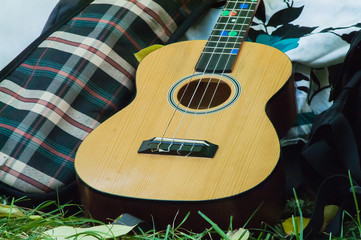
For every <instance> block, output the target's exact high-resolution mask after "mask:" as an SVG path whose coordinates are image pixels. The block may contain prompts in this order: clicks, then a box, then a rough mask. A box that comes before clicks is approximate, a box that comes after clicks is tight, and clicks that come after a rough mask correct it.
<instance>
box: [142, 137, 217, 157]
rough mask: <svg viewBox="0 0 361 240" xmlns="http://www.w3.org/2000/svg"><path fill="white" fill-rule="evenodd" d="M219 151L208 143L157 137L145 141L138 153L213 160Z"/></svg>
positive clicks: (214, 145)
mask: <svg viewBox="0 0 361 240" xmlns="http://www.w3.org/2000/svg"><path fill="white" fill-rule="evenodd" d="M217 149H218V145H216V144H213V143H210V142H208V141H202V140H189V139H173V138H158V137H155V138H152V139H149V140H145V141H143V142H142V144H141V145H140V148H139V150H138V153H147V154H161V155H174V156H187V157H188V156H190V157H205V158H213V157H214V155H215V154H216V151H217Z"/></svg>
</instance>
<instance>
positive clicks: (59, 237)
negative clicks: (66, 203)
mask: <svg viewBox="0 0 361 240" xmlns="http://www.w3.org/2000/svg"><path fill="white" fill-rule="evenodd" d="M134 227H135V226H125V225H117V224H108V225H100V226H95V227H89V228H75V227H67V226H61V227H57V228H54V229H51V230H48V231H46V232H44V235H45V236H46V237H50V238H51V239H54V240H66V239H74V238H75V236H77V238H76V239H79V240H96V239H108V238H115V237H119V236H123V235H125V234H127V233H129V232H130V231H131V230H132V229H133V228H134Z"/></svg>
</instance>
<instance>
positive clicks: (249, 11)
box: [188, 0, 253, 155]
mask: <svg viewBox="0 0 361 240" xmlns="http://www.w3.org/2000/svg"><path fill="white" fill-rule="evenodd" d="M246 3H247V0H244V2H243V3H242V4H246ZM237 6H240V5H238V3H235V4H234V6H233V9H232V10H230V12H229V15H228V19H227V22H226V23H225V26H224V29H223V31H225V29H226V25H229V22H230V21H232V19H233V16H232V15H231V14H233V13H237ZM252 7H253V6H252V3H250V8H248V9H247V14H246V15H245V18H243V23H241V24H242V27H241V29H240V30H239V31H240V32H239V34H238V35H237V38H236V41H234V43H233V46H232V48H231V49H235V47H236V46H237V44H238V41H239V38H242V37H246V32H247V31H245V34H241V31H242V30H243V28H244V26H246V25H247V26H246V28H248V27H249V25H250V24H251V20H250V21H249V23H248V24H247V18H252V16H249V13H253V11H252ZM227 8H228V7H227ZM224 9H226V7H225V8H224ZM227 10H228V9H227ZM223 11H225V10H223ZM241 12H242V10H239V16H236V17H241ZM222 14H223V12H222ZM236 26H237V19H236V23H235V24H233V26H232V29H230V30H229V32H232V31H234V30H235V28H236ZM227 30H228V29H227ZM231 37H232V36H230V37H229V38H227V40H226V42H225V44H224V48H223V49H222V51H221V53H220V54H223V53H226V49H227V46H228V44H229V42H230V39H231ZM220 39H221V38H220ZM243 40H244V39H243ZM242 42H243V41H242V40H241V42H240V44H242ZM231 44H232V41H231ZM239 48H240V46H239ZM239 48H238V49H239ZM215 49H216V48H215ZM214 52H215V51H214ZM237 55H238V52H237ZM221 56H222V55H221ZM231 56H232V55H231V54H229V56H228V59H227V61H226V64H225V65H224V69H223V70H222V73H220V74H219V75H220V76H222V77H224V75H225V74H226V73H225V70H226V66H227V65H228V62H229V60H230V59H231ZM220 59H221V57H219V59H218V61H217V63H216V67H215V68H214V70H213V74H215V72H216V69H217V66H218V65H219V63H220ZM212 80H213V77H212V78H211V79H209V81H208V83H207V86H206V89H205V90H204V92H203V96H202V99H201V100H200V102H199V104H198V107H197V110H199V107H200V105H201V101H203V97H204V96H205V94H206V92H207V90H208V87H209V84H210V82H211V81H212ZM220 83H221V79H220V78H218V82H217V85H216V88H215V90H214V91H213V94H212V97H211V100H210V102H209V104H208V107H207V109H210V106H211V104H212V102H213V100H214V97H215V95H216V92H217V90H218V88H219V85H220ZM196 113H197V112H196ZM194 146H195V143H193V145H192V147H191V149H190V153H189V154H188V155H190V154H191V151H193V148H194Z"/></svg>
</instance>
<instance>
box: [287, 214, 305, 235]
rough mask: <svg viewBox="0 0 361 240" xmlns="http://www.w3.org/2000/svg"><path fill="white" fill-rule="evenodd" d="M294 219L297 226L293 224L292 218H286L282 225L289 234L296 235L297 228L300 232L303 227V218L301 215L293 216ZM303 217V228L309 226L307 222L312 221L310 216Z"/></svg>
mask: <svg viewBox="0 0 361 240" xmlns="http://www.w3.org/2000/svg"><path fill="white" fill-rule="evenodd" d="M293 219H294V220H295V221H296V223H297V226H294V225H293V221H292V218H288V219H286V220H285V221H284V222H283V223H282V227H283V229H284V230H285V233H286V234H288V235H294V234H295V228H296V231H297V233H299V232H300V230H301V229H300V228H301V218H300V217H293ZM302 219H303V229H304V228H305V227H306V226H307V224H308V223H309V222H310V219H309V218H302Z"/></svg>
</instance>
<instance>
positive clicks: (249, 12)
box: [195, 0, 260, 73]
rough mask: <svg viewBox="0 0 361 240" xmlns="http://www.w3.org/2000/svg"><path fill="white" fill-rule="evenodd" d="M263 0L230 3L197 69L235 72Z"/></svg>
mask: <svg viewBox="0 0 361 240" xmlns="http://www.w3.org/2000/svg"><path fill="white" fill-rule="evenodd" d="M259 2H260V0H243V1H240V0H228V1H227V3H226V5H225V7H224V9H223V10H222V12H221V15H220V16H219V18H218V20H217V23H216V25H215V27H214V28H213V30H212V33H211V35H210V36H209V38H208V41H207V44H206V45H205V47H204V49H203V52H202V54H201V57H200V58H199V60H198V63H197V65H196V68H195V70H196V71H198V72H208V73H227V72H231V70H232V66H233V63H234V61H235V59H236V57H237V54H238V50H239V48H240V46H241V44H242V42H243V41H244V39H245V38H246V36H247V32H248V29H249V26H250V24H251V22H252V19H253V16H254V14H255V12H256V10H257V7H258V4H259Z"/></svg>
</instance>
